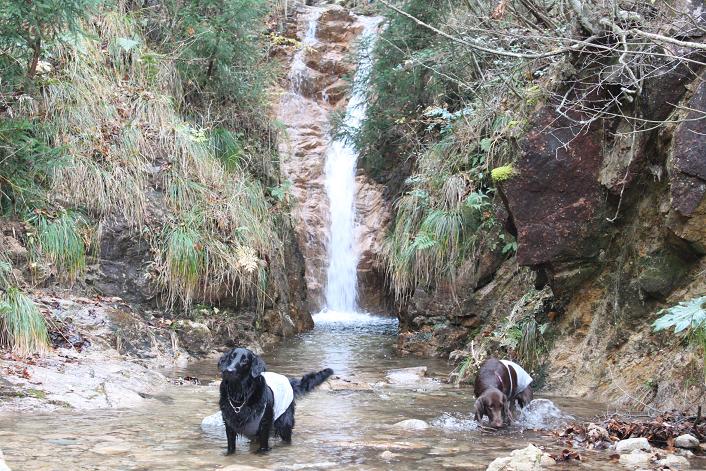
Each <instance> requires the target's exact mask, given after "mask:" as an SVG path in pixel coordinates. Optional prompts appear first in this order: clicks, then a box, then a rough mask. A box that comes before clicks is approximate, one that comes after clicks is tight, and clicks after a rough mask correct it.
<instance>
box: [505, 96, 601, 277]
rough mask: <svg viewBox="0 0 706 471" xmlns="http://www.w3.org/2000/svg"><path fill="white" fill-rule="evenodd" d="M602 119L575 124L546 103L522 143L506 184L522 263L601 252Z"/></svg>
mask: <svg viewBox="0 0 706 471" xmlns="http://www.w3.org/2000/svg"><path fill="white" fill-rule="evenodd" d="M602 163H603V139H602V129H601V127H600V123H599V122H598V121H596V122H595V123H594V124H593V125H591V126H582V125H579V124H575V123H574V122H572V121H570V120H569V119H567V118H565V117H562V116H557V114H556V112H555V111H554V109H553V108H552V107H545V108H543V109H542V110H540V111H539V113H538V114H537V115H536V116H535V119H534V125H533V126H532V130H531V131H530V132H529V133H528V134H527V136H526V138H525V139H524V141H523V142H522V154H521V156H520V158H519V159H518V160H517V162H516V163H515V164H514V176H512V177H511V178H510V179H509V180H506V181H504V182H502V183H501V185H500V188H501V191H502V195H503V199H504V201H505V203H506V205H507V208H508V210H509V212H510V214H511V217H512V221H513V223H514V227H515V229H516V231H517V241H518V250H517V261H518V262H519V263H520V264H521V265H529V266H539V265H545V264H552V263H556V262H567V261H574V260H577V259H579V260H585V259H590V258H593V257H595V256H596V255H597V252H598V250H599V248H600V247H599V244H597V240H596V238H597V235H598V234H601V233H603V232H605V231H601V230H600V228H601V226H602V225H604V224H605V221H606V218H605V212H604V198H605V196H604V190H603V188H602V187H601V185H600V183H599V181H598V174H599V172H600V169H601V165H602Z"/></svg>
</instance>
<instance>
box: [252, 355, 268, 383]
mask: <svg viewBox="0 0 706 471" xmlns="http://www.w3.org/2000/svg"><path fill="white" fill-rule="evenodd" d="M265 368H267V366H266V365H265V362H264V361H263V360H262V358H260V356H259V355H255V354H254V353H253V358H252V362H251V363H250V375H251V376H252V377H253V378H257V377H258V376H260V374H261V373H262V372H263V371H265Z"/></svg>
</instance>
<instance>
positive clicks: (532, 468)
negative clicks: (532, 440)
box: [486, 445, 556, 471]
mask: <svg viewBox="0 0 706 471" xmlns="http://www.w3.org/2000/svg"><path fill="white" fill-rule="evenodd" d="M555 464H556V461H554V459H553V458H552V457H551V456H549V454H548V453H545V452H543V451H542V450H540V449H539V448H537V447H536V446H534V445H528V446H527V447H526V448H522V449H520V450H514V451H512V452H511V453H510V456H505V457H502V458H496V459H495V460H494V461H493V462H492V463H490V464H489V465H488V468H487V469H486V471H540V470H542V469H545V468H547V467H548V466H552V465H555Z"/></svg>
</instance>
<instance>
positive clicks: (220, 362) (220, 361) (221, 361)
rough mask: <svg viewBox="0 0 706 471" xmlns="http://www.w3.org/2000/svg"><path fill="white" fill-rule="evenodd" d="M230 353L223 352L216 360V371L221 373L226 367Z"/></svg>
mask: <svg viewBox="0 0 706 471" xmlns="http://www.w3.org/2000/svg"><path fill="white" fill-rule="evenodd" d="M230 353H231V352H230V351H227V352H225V353H224V354H223V355H221V358H219V359H218V371H220V372H221V373H223V371H224V370H225V369H226V368H227V367H228V362H229V361H230Z"/></svg>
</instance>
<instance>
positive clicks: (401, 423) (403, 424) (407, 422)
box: [393, 419, 429, 430]
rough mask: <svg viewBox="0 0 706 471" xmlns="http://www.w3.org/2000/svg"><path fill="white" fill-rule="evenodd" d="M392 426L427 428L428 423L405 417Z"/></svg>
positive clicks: (413, 428) (412, 428)
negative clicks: (405, 418)
mask: <svg viewBox="0 0 706 471" xmlns="http://www.w3.org/2000/svg"><path fill="white" fill-rule="evenodd" d="M393 427H395V428H400V429H404V430H425V429H428V428H429V424H428V423H426V422H424V421H423V420H419V419H407V420H401V421H399V422H397V423H396V424H394V425H393Z"/></svg>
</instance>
